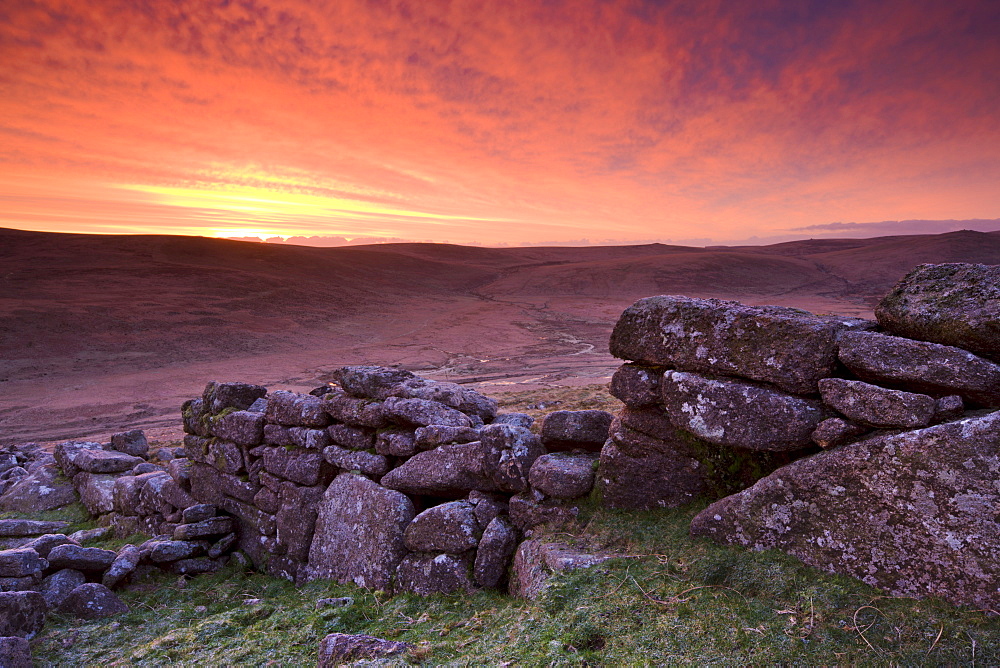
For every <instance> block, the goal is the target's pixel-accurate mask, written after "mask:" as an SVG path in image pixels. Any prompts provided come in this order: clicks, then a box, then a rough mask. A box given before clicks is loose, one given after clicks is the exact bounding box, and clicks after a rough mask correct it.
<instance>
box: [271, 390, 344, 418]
mask: <svg viewBox="0 0 1000 668" xmlns="http://www.w3.org/2000/svg"><path fill="white" fill-rule="evenodd" d="M264 415H266V416H267V421H268V422H273V423H276V424H282V425H286V426H289V427H325V426H327V425H328V424H330V416H329V415H327V413H326V411H325V410H323V400H322V399H320V398H319V397H314V396H312V395H311V394H297V393H295V392H286V391H285V390H277V391H275V392H272V393H271V396H269V397H268V399H267V411H266V412H265V413H264Z"/></svg>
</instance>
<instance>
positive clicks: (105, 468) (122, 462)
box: [73, 449, 143, 473]
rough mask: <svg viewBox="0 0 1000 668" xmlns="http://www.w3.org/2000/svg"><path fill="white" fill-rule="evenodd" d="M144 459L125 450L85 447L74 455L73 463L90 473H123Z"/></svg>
mask: <svg viewBox="0 0 1000 668" xmlns="http://www.w3.org/2000/svg"><path fill="white" fill-rule="evenodd" d="M142 461H143V459H142V458H141V457H133V456H132V455H127V454H125V453H124V452H115V451H113V450H90V449H83V450H79V451H77V452H76V453H75V454H74V455H73V464H74V465H76V467H77V468H79V469H80V470H81V471H87V472H88V473H122V472H123V471H129V470H131V469H132V467H133V466H135V465H136V464H139V463H141V462H142Z"/></svg>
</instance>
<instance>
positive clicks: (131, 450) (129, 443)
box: [111, 429, 149, 457]
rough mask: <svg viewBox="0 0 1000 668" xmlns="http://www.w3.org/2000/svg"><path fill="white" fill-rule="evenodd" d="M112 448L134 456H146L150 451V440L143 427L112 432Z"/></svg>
mask: <svg viewBox="0 0 1000 668" xmlns="http://www.w3.org/2000/svg"><path fill="white" fill-rule="evenodd" d="M111 449H112V450H117V451H118V452H124V453H125V454H126V455H132V456H133V457H145V456H146V454H147V453H148V452H149V442H148V441H147V440H146V434H145V433H143V431H142V429H133V430H131V431H123V432H120V433H117V434H112V435H111Z"/></svg>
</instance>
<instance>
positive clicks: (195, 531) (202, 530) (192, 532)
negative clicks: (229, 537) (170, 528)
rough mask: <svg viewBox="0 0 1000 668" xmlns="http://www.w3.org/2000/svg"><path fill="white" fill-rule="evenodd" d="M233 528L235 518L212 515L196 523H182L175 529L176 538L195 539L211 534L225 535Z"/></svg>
mask: <svg viewBox="0 0 1000 668" xmlns="http://www.w3.org/2000/svg"><path fill="white" fill-rule="evenodd" d="M232 530H233V518H231V517H212V518H209V519H207V520H201V521H200V522H195V523H194V524H181V525H180V526H178V527H177V528H176V529H174V540H194V539H196V538H206V537H209V536H223V535H225V534H227V533H230V532H231V531H232Z"/></svg>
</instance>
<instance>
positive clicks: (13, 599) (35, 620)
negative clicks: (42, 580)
mask: <svg viewBox="0 0 1000 668" xmlns="http://www.w3.org/2000/svg"><path fill="white" fill-rule="evenodd" d="M45 611H46V606H45V598H43V597H42V595H41V594H39V593H38V592H37V591H10V592H0V637H11V636H16V637H18V638H27V639H28V640H30V639H31V638H34V637H35V634H36V633H38V632H39V631H41V630H42V626H44V625H45Z"/></svg>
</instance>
